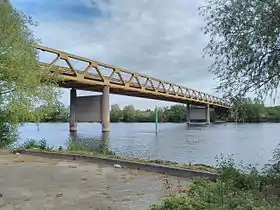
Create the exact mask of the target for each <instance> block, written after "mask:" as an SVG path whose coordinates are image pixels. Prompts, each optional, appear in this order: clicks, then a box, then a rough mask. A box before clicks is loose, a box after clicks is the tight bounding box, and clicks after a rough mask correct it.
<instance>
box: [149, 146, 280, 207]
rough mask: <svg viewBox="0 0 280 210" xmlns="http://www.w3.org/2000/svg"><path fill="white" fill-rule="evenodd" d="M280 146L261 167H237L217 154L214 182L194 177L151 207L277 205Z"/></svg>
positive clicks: (278, 205)
mask: <svg viewBox="0 0 280 210" xmlns="http://www.w3.org/2000/svg"><path fill="white" fill-rule="evenodd" d="M279 152H280V149H279V147H278V148H277V149H276V150H275V152H274V158H273V160H272V162H271V164H269V165H267V166H266V168H264V169H263V170H261V171H258V170H257V169H256V168H255V167H253V166H246V167H245V166H242V165H240V166H239V167H237V166H236V165H235V163H234V160H233V158H232V157H229V158H224V157H223V156H221V157H219V158H217V163H218V164H217V172H218V175H219V179H218V180H216V182H212V181H209V180H203V179H196V180H194V181H193V183H192V184H191V186H190V187H189V189H188V190H187V191H186V192H185V193H183V194H179V195H177V194H175V195H174V194H173V195H171V196H168V197H167V198H165V199H164V200H163V203H162V204H156V205H153V206H151V209H153V210H160V209H164V210H169V209H170V210H173V209H178V210H179V209H180V210H184V209H186V210H189V209H201V210H203V209H205V210H208V209H209V210H211V209H213V210H215V209H248V210H255V209H258V210H266V209H275V210H276V209H280V201H279V198H280V190H279V189H280V173H279V171H280V158H279V157H280V153H279Z"/></svg>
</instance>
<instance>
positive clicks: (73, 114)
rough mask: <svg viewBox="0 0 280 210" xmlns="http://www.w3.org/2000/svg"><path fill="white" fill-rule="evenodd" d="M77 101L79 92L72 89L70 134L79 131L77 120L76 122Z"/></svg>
mask: <svg viewBox="0 0 280 210" xmlns="http://www.w3.org/2000/svg"><path fill="white" fill-rule="evenodd" d="M76 99H77V90H76V89H75V88H72V89H71V90H70V122H69V130H70V132H76V131H77V120H76V111H75V110H76V108H75V104H76Z"/></svg>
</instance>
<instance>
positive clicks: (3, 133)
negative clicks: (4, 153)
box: [0, 110, 18, 149]
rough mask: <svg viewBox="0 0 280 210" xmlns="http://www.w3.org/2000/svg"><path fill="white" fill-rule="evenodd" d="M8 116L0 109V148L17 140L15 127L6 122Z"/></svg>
mask: <svg viewBox="0 0 280 210" xmlns="http://www.w3.org/2000/svg"><path fill="white" fill-rule="evenodd" d="M8 119H9V118H8V116H7V114H5V113H4V112H2V111H1V110H0V148H1V149H3V148H6V147H8V146H10V145H12V144H13V143H15V142H16V141H17V136H18V135H17V127H16V126H14V125H12V124H11V123H9V122H8Z"/></svg>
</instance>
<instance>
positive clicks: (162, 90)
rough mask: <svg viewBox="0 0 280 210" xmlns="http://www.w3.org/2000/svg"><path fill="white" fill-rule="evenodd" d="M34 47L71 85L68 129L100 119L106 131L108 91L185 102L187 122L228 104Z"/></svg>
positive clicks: (63, 81) (63, 84)
mask: <svg viewBox="0 0 280 210" xmlns="http://www.w3.org/2000/svg"><path fill="white" fill-rule="evenodd" d="M34 48H35V49H36V50H37V51H39V52H41V53H43V55H42V56H43V57H44V56H45V57H47V56H49V57H52V58H51V59H50V61H40V65H41V66H42V67H43V68H46V69H48V70H50V71H51V72H56V73H59V79H60V82H59V85H60V86H61V87H64V88H71V94H70V131H76V130H77V126H76V122H101V123H102V131H103V132H107V131H109V124H110V119H109V118H110V116H109V94H110V93H112V94H118V95H127V96H135V97H141V98H149V99H156V100H163V101H170V102H177V103H183V104H187V106H188V115H187V116H188V122H190V120H191V118H190V117H191V116H193V117H194V118H193V119H195V116H196V117H197V118H199V119H200V118H205V120H206V123H210V108H213V109H220V110H227V109H229V108H230V103H229V102H228V101H227V100H224V99H221V98H218V97H216V96H212V95H209V94H207V93H203V92H201V91H197V90H193V89H191V88H186V87H183V86H180V85H177V84H174V83H171V82H168V81H165V80H161V79H157V78H154V77H150V76H147V75H144V74H140V73H137V72H133V71H128V70H125V69H122V68H119V67H116V66H112V65H108V64H105V63H102V62H99V61H95V60H91V59H88V58H84V57H81V56H77V55H73V54H70V53H66V52H63V51H60V50H56V49H51V48H48V47H45V46H40V45H34ZM77 89H79V90H86V91H95V92H103V95H100V96H96V95H95V96H77V93H76V90H77ZM196 106H198V107H204V109H203V113H205V114H202V115H201V112H196V113H198V114H194V113H193V114H191V113H192V112H191V110H192V107H193V108H195V107H196ZM196 110H201V109H196ZM204 110H205V111H204ZM201 116H203V117H201Z"/></svg>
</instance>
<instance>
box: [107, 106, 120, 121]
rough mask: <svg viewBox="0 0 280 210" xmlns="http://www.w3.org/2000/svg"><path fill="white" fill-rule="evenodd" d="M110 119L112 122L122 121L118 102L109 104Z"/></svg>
mask: <svg viewBox="0 0 280 210" xmlns="http://www.w3.org/2000/svg"><path fill="white" fill-rule="evenodd" d="M110 119H111V121H112V122H121V121H122V119H123V113H122V110H121V109H120V107H119V105H118V104H113V105H112V106H111V112H110Z"/></svg>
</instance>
